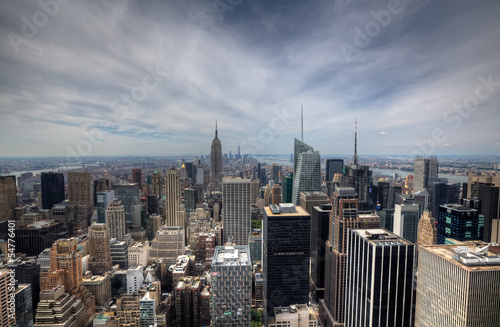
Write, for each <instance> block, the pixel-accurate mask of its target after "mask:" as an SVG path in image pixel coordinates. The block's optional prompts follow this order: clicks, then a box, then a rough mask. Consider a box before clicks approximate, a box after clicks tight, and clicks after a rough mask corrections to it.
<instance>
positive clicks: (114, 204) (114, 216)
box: [106, 200, 127, 241]
mask: <svg viewBox="0 0 500 327" xmlns="http://www.w3.org/2000/svg"><path fill="white" fill-rule="evenodd" d="M125 217H126V215H125V206H124V205H123V204H122V203H121V201H120V200H114V201H111V202H110V203H109V206H108V208H107V209H106V227H107V228H109V235H110V237H111V238H116V239H118V240H120V241H121V240H123V235H125V234H126V232H127V226H126V224H125Z"/></svg>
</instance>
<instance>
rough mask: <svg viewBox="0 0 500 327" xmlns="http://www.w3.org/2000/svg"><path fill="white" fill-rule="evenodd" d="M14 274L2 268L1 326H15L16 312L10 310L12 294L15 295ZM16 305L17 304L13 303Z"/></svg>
mask: <svg viewBox="0 0 500 327" xmlns="http://www.w3.org/2000/svg"><path fill="white" fill-rule="evenodd" d="M11 276H12V275H11V274H10V272H9V271H8V270H0V307H1V308H2V310H0V326H6V327H7V326H15V324H16V319H15V316H14V314H15V312H11V311H9V310H8V308H10V307H11V306H10V301H9V300H11V294H12V296H14V287H11V278H12V277H11ZM13 306H14V307H15V304H14V303H13Z"/></svg>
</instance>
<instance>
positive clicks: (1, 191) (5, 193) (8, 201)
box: [0, 176, 17, 222]
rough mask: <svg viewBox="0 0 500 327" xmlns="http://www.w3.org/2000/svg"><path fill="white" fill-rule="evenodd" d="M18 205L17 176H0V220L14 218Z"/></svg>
mask: <svg viewBox="0 0 500 327" xmlns="http://www.w3.org/2000/svg"><path fill="white" fill-rule="evenodd" d="M16 205H17V188H16V177H15V176H0V222H2V221H6V220H11V219H14V209H16Z"/></svg>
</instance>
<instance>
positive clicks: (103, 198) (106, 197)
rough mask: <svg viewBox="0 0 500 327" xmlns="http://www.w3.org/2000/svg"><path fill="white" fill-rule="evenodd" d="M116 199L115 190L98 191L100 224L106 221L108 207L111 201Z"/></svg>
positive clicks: (98, 220)
mask: <svg viewBox="0 0 500 327" xmlns="http://www.w3.org/2000/svg"><path fill="white" fill-rule="evenodd" d="M114 199H115V191H114V190H106V191H102V192H99V193H97V222H98V223H100V224H104V223H106V209H107V208H108V206H109V204H110V203H111V201H113V200H114Z"/></svg>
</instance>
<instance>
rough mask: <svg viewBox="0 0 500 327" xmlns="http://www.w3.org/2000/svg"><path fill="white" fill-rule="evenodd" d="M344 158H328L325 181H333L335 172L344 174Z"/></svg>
mask: <svg viewBox="0 0 500 327" xmlns="http://www.w3.org/2000/svg"><path fill="white" fill-rule="evenodd" d="M343 168H344V159H326V161H325V171H326V175H325V181H327V182H331V181H332V180H333V176H335V174H342V170H343Z"/></svg>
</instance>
